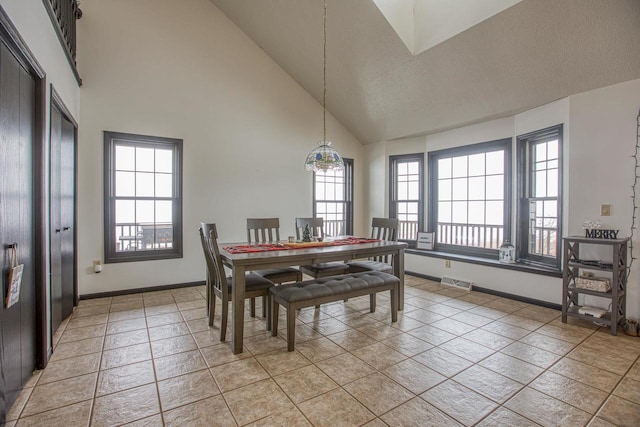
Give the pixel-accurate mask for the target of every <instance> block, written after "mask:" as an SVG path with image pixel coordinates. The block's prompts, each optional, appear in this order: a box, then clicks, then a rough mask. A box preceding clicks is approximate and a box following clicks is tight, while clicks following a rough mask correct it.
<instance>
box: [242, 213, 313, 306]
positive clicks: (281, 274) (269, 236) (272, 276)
mask: <svg viewBox="0 0 640 427" xmlns="http://www.w3.org/2000/svg"><path fill="white" fill-rule="evenodd" d="M279 240H280V219H279V218H247V242H249V243H274V242H276V243H277V242H278V241H279ZM256 273H257V274H259V275H261V276H262V277H264V278H265V279H268V280H270V281H272V282H273V283H277V284H280V283H285V282H299V281H301V280H302V272H301V271H300V270H298V269H297V268H295V267H285V268H269V269H266V270H258V271H256ZM264 310H265V308H264V307H263V308H262V313H263V315H264Z"/></svg>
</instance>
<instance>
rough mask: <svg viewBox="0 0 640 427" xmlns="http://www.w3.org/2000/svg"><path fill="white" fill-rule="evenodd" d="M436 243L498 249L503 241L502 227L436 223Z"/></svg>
mask: <svg viewBox="0 0 640 427" xmlns="http://www.w3.org/2000/svg"><path fill="white" fill-rule="evenodd" d="M437 236H438V237H437V238H438V243H444V244H447V245H460V246H471V247H475V248H485V249H499V248H500V245H501V244H502V243H503V241H504V227H503V226H502V225H485V224H453V223H449V222H439V223H438V233H437Z"/></svg>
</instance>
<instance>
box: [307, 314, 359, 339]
mask: <svg viewBox="0 0 640 427" xmlns="http://www.w3.org/2000/svg"><path fill="white" fill-rule="evenodd" d="M309 326H311V327H312V328H313V329H315V330H316V331H318V332H320V333H321V334H322V335H331V334H335V333H338V332H342V331H346V330H347V329H350V327H349V326H348V325H345V324H344V323H342V322H340V321H339V320H337V319H333V318H330V319H322V320H318V321H314V322H312V323H309Z"/></svg>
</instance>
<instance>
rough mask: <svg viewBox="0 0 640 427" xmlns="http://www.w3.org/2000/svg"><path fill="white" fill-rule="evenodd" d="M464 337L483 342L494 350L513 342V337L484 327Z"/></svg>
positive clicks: (478, 342) (482, 343) (479, 342)
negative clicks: (495, 332)
mask: <svg viewBox="0 0 640 427" xmlns="http://www.w3.org/2000/svg"><path fill="white" fill-rule="evenodd" d="M462 338H465V339H468V340H469V341H473V342H475V343H477V344H481V345H483V346H485V347H488V348H490V349H492V350H500V349H502V348H504V347H506V346H508V345H509V344H511V343H512V342H513V340H512V339H511V338H507V337H504V336H502V335H498V334H494V333H493V332H489V331H485V330H484V329H476V330H473V331H471V332H469V333H468V334H464V335H463V336H462Z"/></svg>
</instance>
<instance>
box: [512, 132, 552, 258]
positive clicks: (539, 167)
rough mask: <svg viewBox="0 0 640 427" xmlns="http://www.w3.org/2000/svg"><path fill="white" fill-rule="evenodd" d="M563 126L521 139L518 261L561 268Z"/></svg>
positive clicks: (519, 157)
mask: <svg viewBox="0 0 640 427" xmlns="http://www.w3.org/2000/svg"><path fill="white" fill-rule="evenodd" d="M561 153H562V125H558V126H554V127H551V128H548V129H543V130H540V131H537V132H532V133H529V134H526V135H521V136H519V137H518V178H519V181H518V184H519V186H518V195H519V199H520V201H519V204H518V243H519V244H518V257H519V259H520V260H521V261H524V262H533V263H541V264H546V265H550V266H554V267H557V268H560V257H559V254H560V238H559V236H561V235H562V234H561V230H560V219H561V218H562V216H561V210H562V209H561V203H560V201H561V200H562V198H561V188H562V187H561V185H562V179H561V178H562V174H561V167H560V166H561V164H562V162H561V160H562V158H561Z"/></svg>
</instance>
